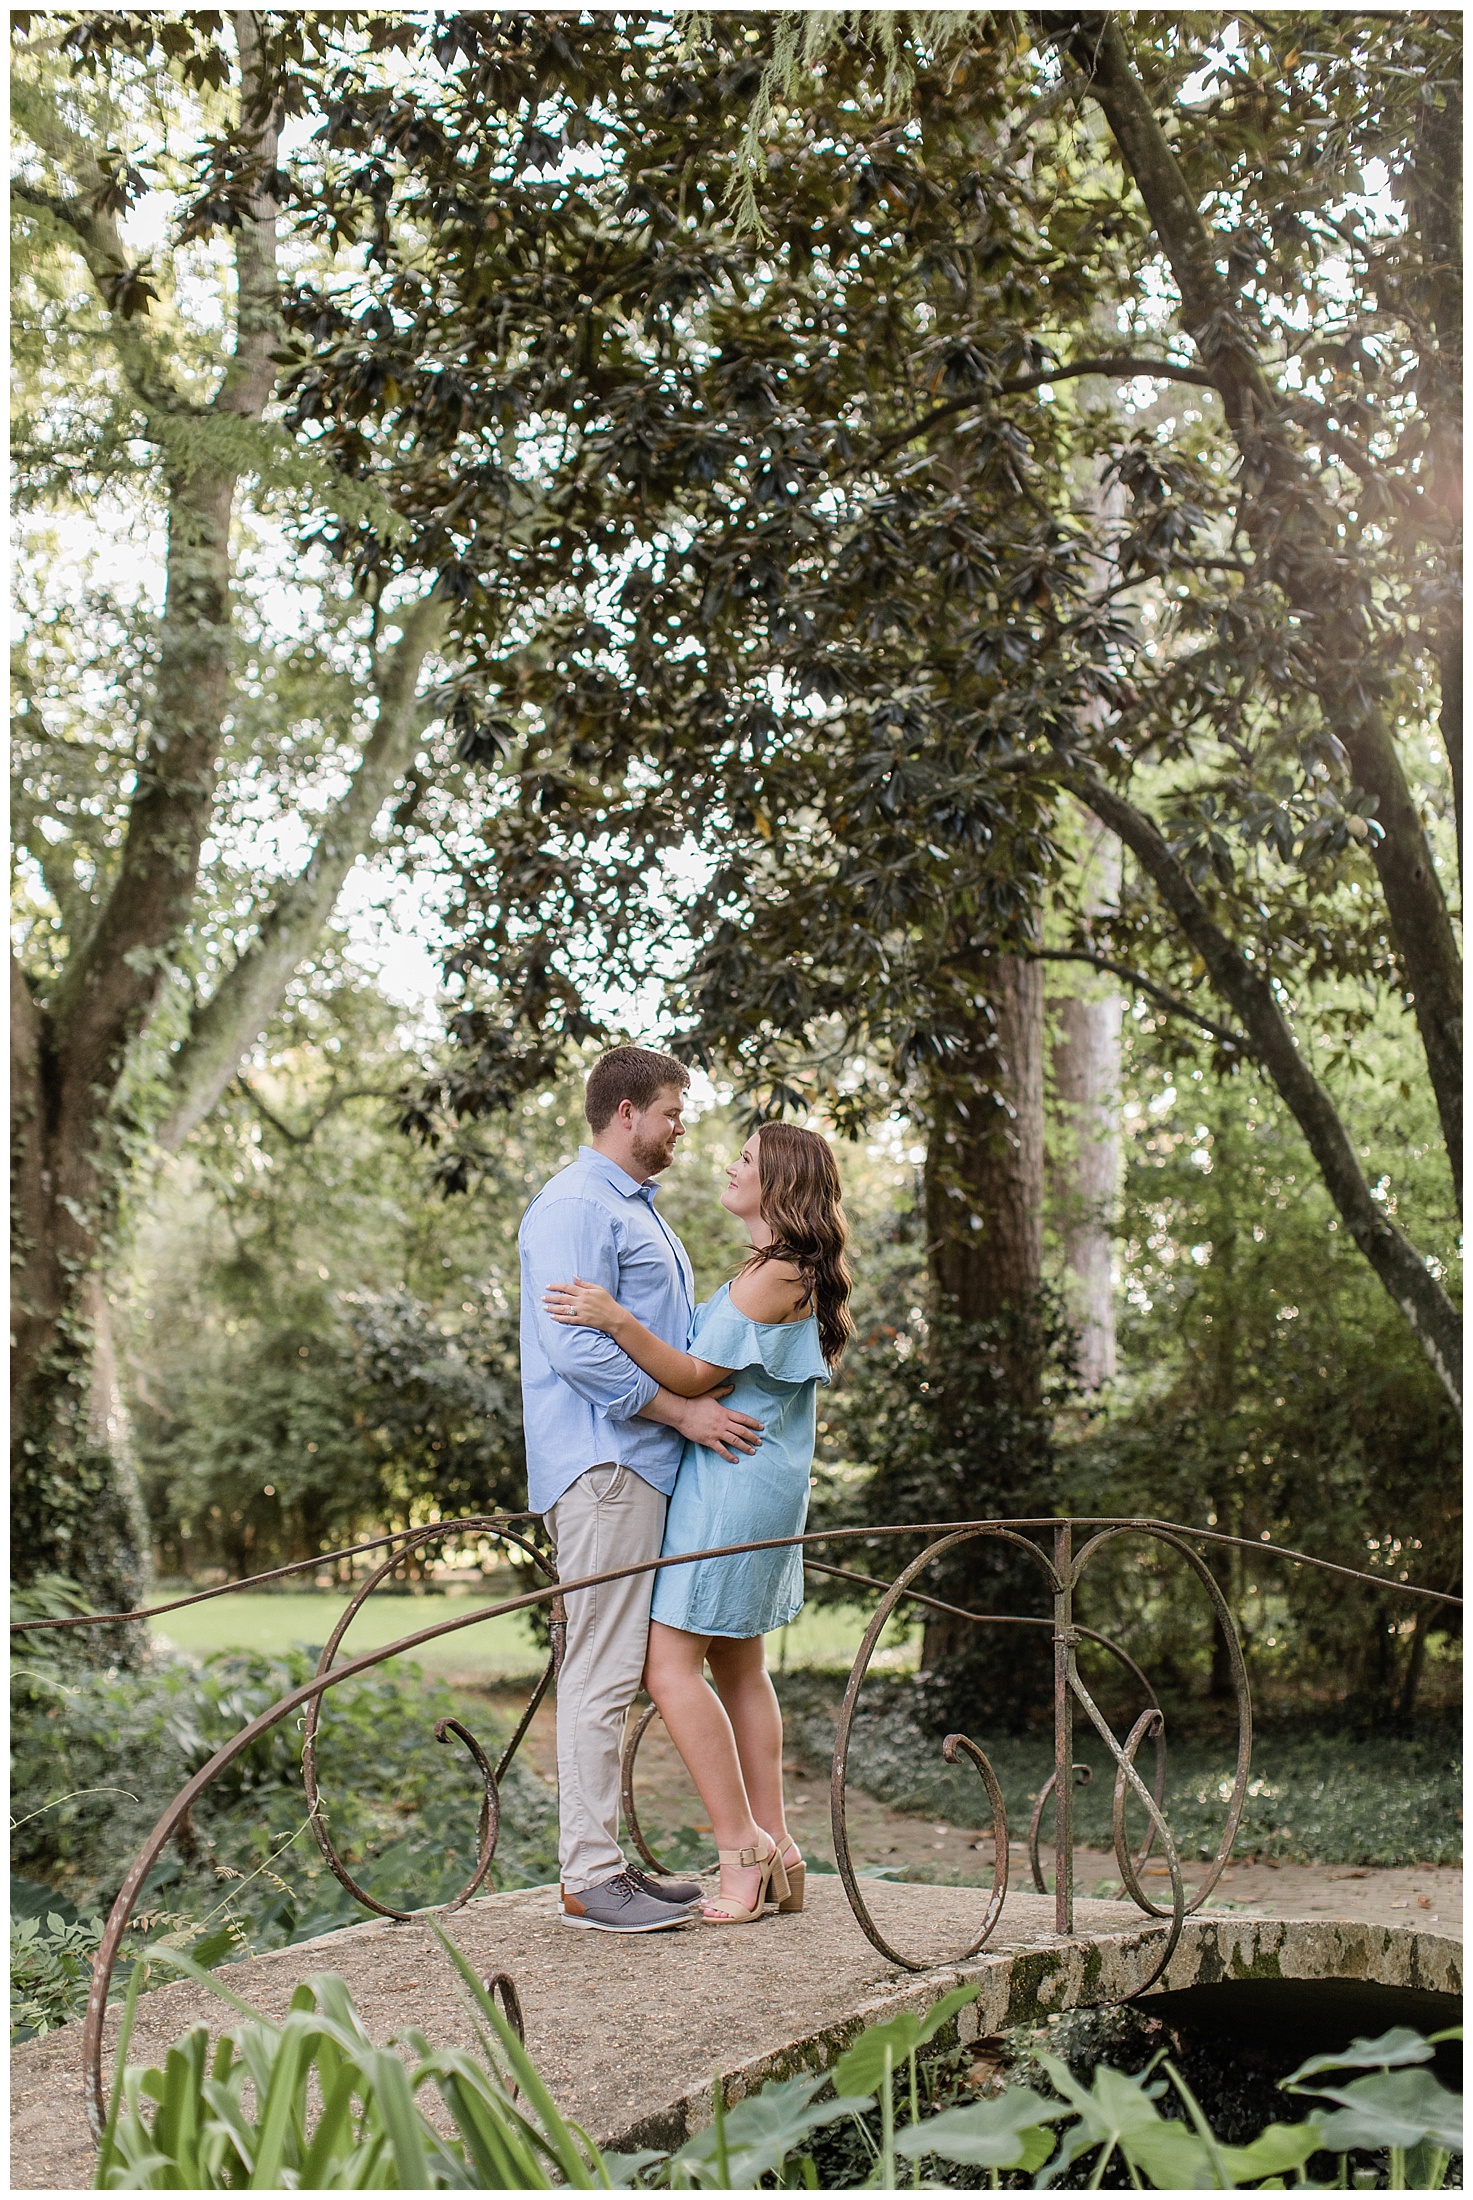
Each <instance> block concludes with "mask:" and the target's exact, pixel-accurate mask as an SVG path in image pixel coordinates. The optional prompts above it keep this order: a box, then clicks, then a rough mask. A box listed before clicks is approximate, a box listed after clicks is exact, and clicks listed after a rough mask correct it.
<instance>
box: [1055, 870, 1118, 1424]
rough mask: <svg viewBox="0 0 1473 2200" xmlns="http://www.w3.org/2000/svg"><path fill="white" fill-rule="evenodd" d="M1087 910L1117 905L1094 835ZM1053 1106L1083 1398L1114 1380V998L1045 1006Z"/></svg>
mask: <svg viewBox="0 0 1473 2200" xmlns="http://www.w3.org/2000/svg"><path fill="white" fill-rule="evenodd" d="M1085 860H1086V862H1087V865H1088V873H1089V875H1088V878H1087V881H1086V894H1085V908H1086V913H1087V914H1088V915H1090V916H1099V915H1102V914H1104V913H1105V912H1107V911H1110V910H1113V909H1114V908H1115V907H1116V905H1117V903H1118V901H1119V898H1120V843H1119V841H1118V840H1117V839H1116V838H1115V836H1114V834H1113V833H1107V832H1105V831H1104V829H1103V828H1102V827H1096V831H1095V844H1094V846H1093V847H1092V848H1091V849H1090V851H1089V852H1088V854H1087V856H1086V859H1085ZM1051 1007H1052V1016H1053V1029H1054V1042H1053V1053H1052V1063H1051V1066H1052V1070H1053V1084H1054V1102H1055V1108H1056V1111H1057V1122H1058V1128H1059V1131H1060V1133H1061V1138H1060V1144H1061V1146H1062V1148H1063V1151H1062V1153H1061V1154H1060V1156H1059V1158H1058V1160H1057V1163H1056V1167H1055V1172H1054V1184H1053V1187H1052V1200H1051V1205H1052V1207H1053V1210H1054V1212H1055V1214H1056V1215H1057V1218H1058V1229H1059V1235H1060V1238H1061V1240H1062V1247H1063V1256H1064V1298H1065V1306H1066V1309H1067V1312H1068V1315H1069V1319H1070V1321H1071V1323H1072V1324H1073V1327H1074V1329H1075V1332H1076V1335H1077V1337H1078V1346H1077V1354H1078V1368H1079V1376H1080V1380H1081V1382H1082V1383H1083V1385H1084V1388H1085V1389H1086V1390H1098V1389H1100V1387H1101V1386H1102V1385H1103V1384H1105V1383H1107V1382H1109V1380H1110V1379H1111V1377H1112V1376H1113V1375H1114V1373H1115V1278H1114V1264H1113V1257H1112V1254H1113V1233H1114V1225H1115V1210H1116V1205H1117V1202H1118V1199H1119V1195H1120V1021H1121V1012H1122V1007H1123V1004H1122V1002H1121V999H1120V996H1119V995H1118V994H1108V993H1103V992H1101V991H1099V990H1098V989H1097V990H1096V992H1095V994H1094V995H1093V997H1087V998H1086V997H1079V996H1074V995H1069V996H1066V997H1064V998H1062V999H1056V1000H1054V1001H1053V1002H1052V1003H1051Z"/></svg>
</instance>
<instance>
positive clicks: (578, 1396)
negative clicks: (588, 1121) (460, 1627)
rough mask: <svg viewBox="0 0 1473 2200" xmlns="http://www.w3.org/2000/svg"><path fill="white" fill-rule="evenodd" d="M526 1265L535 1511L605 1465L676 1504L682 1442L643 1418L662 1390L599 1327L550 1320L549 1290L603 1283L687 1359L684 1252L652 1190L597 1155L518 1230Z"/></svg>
mask: <svg viewBox="0 0 1473 2200" xmlns="http://www.w3.org/2000/svg"><path fill="white" fill-rule="evenodd" d="M517 1246H518V1250H519V1252H520V1254H521V1267H522V1418H523V1423H524V1426H525V1429H526V1435H527V1485H528V1503H529V1504H530V1505H531V1506H532V1509H533V1511H534V1512H540V1513H545V1512H548V1511H550V1509H551V1508H552V1506H554V1505H555V1504H556V1503H557V1501H558V1499H559V1498H560V1497H561V1496H562V1494H563V1492H564V1490H566V1489H568V1488H570V1487H571V1485H572V1484H573V1483H574V1482H576V1481H577V1479H578V1477H579V1475H580V1474H586V1473H587V1471H588V1469H589V1468H590V1467H597V1466H602V1465H603V1464H604V1462H605V1461H607V1460H615V1461H617V1462H618V1463H619V1464H620V1465H622V1466H626V1467H630V1468H632V1469H633V1471H634V1472H635V1473H636V1474H638V1475H640V1476H641V1477H642V1478H643V1480H644V1481H646V1482H648V1483H650V1484H651V1485H652V1486H653V1487H654V1488H655V1489H657V1490H663V1491H664V1492H665V1494H666V1495H667V1496H668V1495H669V1493H670V1491H671V1490H672V1489H673V1488H674V1487H675V1476H676V1473H677V1471H678V1470H679V1467H680V1452H681V1443H682V1439H681V1437H680V1435H679V1433H678V1431H676V1430H675V1429H673V1428H665V1427H664V1426H662V1424H661V1423H660V1422H658V1421H641V1420H638V1419H636V1416H637V1415H638V1414H639V1412H640V1411H641V1409H642V1408H643V1407H645V1406H647V1405H648V1404H649V1402H650V1400H651V1398H653V1397H654V1395H655V1392H656V1391H657V1390H658V1389H659V1387H660V1386H659V1384H658V1383H656V1382H655V1381H654V1380H653V1379H652V1377H650V1376H648V1375H646V1374H644V1373H643V1372H642V1371H641V1369H639V1368H637V1367H636V1366H635V1364H634V1362H633V1360H631V1359H630V1357H629V1355H628V1353H627V1352H624V1351H622V1350H621V1349H620V1347H619V1346H618V1345H616V1344H615V1342H614V1340H613V1338H612V1337H606V1336H605V1335H604V1334H603V1331H602V1330H600V1329H567V1328H564V1327H563V1325H562V1324H561V1323H560V1322H555V1321H552V1320H550V1319H549V1317H548V1314H547V1311H546V1309H545V1308H544V1306H543V1304H542V1294H543V1292H544V1291H545V1290H546V1289H547V1287H548V1285H549V1284H553V1283H571V1282H572V1281H573V1279H574V1278H575V1277H576V1276H581V1277H582V1279H583V1281H584V1282H585V1283H601V1284H602V1285H603V1287H604V1289H605V1290H606V1291H609V1292H611V1293H612V1294H613V1296H614V1297H615V1298H616V1299H617V1300H618V1301H619V1304H620V1305H621V1306H626V1307H628V1309H629V1311H630V1313H631V1314H633V1315H634V1316H635V1317H636V1319H637V1320H639V1321H642V1322H643V1323H644V1325H645V1327H646V1328H647V1329H652V1330H653V1331H654V1333H655V1335H656V1336H657V1337H661V1338H663V1339H664V1341H665V1343H666V1344H673V1345H675V1346H677V1347H678V1348H679V1349H680V1350H681V1351H684V1349H685V1346H686V1342H687V1340H688V1338H689V1335H690V1323H691V1315H692V1313H693V1311H694V1308H695V1279H694V1277H693V1275H692V1273H691V1265H690V1262H689V1260H688V1259H687V1258H686V1251H685V1247H684V1246H683V1245H682V1244H681V1242H680V1240H679V1238H678V1237H677V1236H676V1235H675V1233H674V1231H673V1230H667V1229H666V1227H665V1225H664V1223H663V1222H662V1221H661V1220H660V1218H659V1216H658V1215H657V1214H656V1213H655V1188H654V1185H653V1184H637V1183H636V1182H635V1180H634V1178H633V1177H632V1176H629V1175H627V1174H626V1172H625V1171H624V1170H623V1169H621V1168H620V1167H619V1165H618V1163H617V1162H614V1161H610V1160H609V1158H608V1156H607V1155H606V1154H601V1153H598V1152H596V1151H595V1149H594V1148H593V1147H592V1146H580V1147H579V1149H578V1158H577V1160H576V1161H573V1162H570V1163H569V1165H568V1167H567V1168H566V1169H561V1170H559V1172H558V1174H557V1175H556V1176H555V1177H554V1178H553V1179H552V1181H551V1182H550V1183H549V1184H545V1185H544V1186H543V1188H542V1190H541V1191H540V1192H539V1193H538V1194H537V1197H536V1198H535V1199H534V1200H533V1202H532V1204H531V1206H530V1207H529V1208H528V1209H527V1212H526V1213H525V1214H524V1215H523V1217H522V1227H521V1229H520V1230H519V1231H518V1233H517Z"/></svg>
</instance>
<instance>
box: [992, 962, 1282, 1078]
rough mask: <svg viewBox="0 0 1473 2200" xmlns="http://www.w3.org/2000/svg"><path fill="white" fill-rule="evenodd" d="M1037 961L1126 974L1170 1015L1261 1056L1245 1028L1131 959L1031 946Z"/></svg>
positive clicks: (1238, 1050) (1232, 1048) (1233, 1049)
mask: <svg viewBox="0 0 1473 2200" xmlns="http://www.w3.org/2000/svg"><path fill="white" fill-rule="evenodd" d="M1029 954H1030V957H1031V959H1032V960H1033V961H1034V962H1067V963H1088V965H1089V967H1090V969H1091V970H1105V971H1108V972H1109V974H1110V976H1111V977H1112V978H1122V979H1123V980H1124V981H1125V983H1126V984H1127V985H1129V986H1133V987H1134V988H1135V990H1136V991H1137V992H1138V993H1148V994H1149V995H1150V997H1151V999H1152V1000H1153V1001H1155V1002H1156V1003H1157V1005H1158V1006H1159V1007H1161V1008H1164V1009H1165V1010H1166V1011H1167V1013H1168V1014H1169V1015H1172V1016H1183V1017H1185V1018H1186V1020H1187V1022H1188V1023H1189V1024H1196V1025H1197V1026H1198V1028H1199V1029H1200V1030H1202V1031H1205V1032H1207V1033H1208V1034H1209V1035H1210V1036H1211V1037H1212V1038H1214V1039H1215V1040H1216V1041H1217V1043H1218V1045H1219V1046H1221V1047H1222V1048H1224V1049H1225V1050H1226V1052H1228V1053H1229V1054H1242V1055H1245V1056H1247V1057H1248V1058H1249V1059H1250V1060H1256V1059H1257V1051H1258V1050H1257V1048H1256V1047H1255V1046H1254V1044H1253V1042H1252V1040H1251V1039H1248V1038H1246V1037H1245V1036H1244V1034H1243V1033H1242V1032H1241V1031H1234V1029H1233V1027H1232V1025H1231V1024H1215V1023H1214V1022H1213V1021H1212V1018H1211V1017H1210V1016H1204V1015H1203V1014H1202V1013H1201V1011H1200V1010H1199V1009H1195V1008H1193V1007H1192V1005H1191V1003H1190V1001H1183V1000H1181V999H1179V998H1178V996H1177V995H1176V994H1175V993H1168V992H1167V991H1166V989H1165V988H1164V986H1159V985H1157V984H1156V983H1155V982H1154V980H1153V979H1150V978H1148V977H1146V975H1145V973H1144V972H1143V971H1140V970H1132V969H1131V967H1130V965H1129V963H1122V962H1115V961H1114V960H1113V959H1112V958H1111V957H1110V956H1109V955H1088V954H1085V953H1084V952H1083V950H1082V949H1079V948H1074V947H1035V948H1031V949H1030V950H1029Z"/></svg>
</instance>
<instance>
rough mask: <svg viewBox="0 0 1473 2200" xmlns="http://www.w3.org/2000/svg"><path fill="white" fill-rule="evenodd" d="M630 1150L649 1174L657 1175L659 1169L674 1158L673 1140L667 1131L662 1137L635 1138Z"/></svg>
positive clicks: (665, 1166) (665, 1167)
mask: <svg viewBox="0 0 1473 2200" xmlns="http://www.w3.org/2000/svg"><path fill="white" fill-rule="evenodd" d="M629 1150H630V1152H631V1153H632V1154H633V1156H634V1158H635V1160H636V1161H637V1162H638V1163H639V1166H640V1167H641V1168H642V1169H645V1170H647V1171H648V1173H649V1174H650V1175H651V1176H658V1175H659V1173H660V1171H661V1169H668V1168H669V1166H670V1164H671V1162H672V1161H673V1160H674V1159H675V1141H674V1139H673V1138H672V1137H671V1136H670V1134H669V1133H668V1131H667V1132H666V1134H665V1136H664V1137H663V1138H638V1137H637V1138H635V1139H633V1140H632V1141H631V1143H630V1149H629Z"/></svg>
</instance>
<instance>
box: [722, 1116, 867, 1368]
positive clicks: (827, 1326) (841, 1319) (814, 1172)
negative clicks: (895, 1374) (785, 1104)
mask: <svg viewBox="0 0 1473 2200" xmlns="http://www.w3.org/2000/svg"><path fill="white" fill-rule="evenodd" d="M757 1181H758V1183H759V1184H760V1185H761V1187H762V1219H763V1221H764V1222H765V1223H766V1224H767V1227H768V1228H769V1230H771V1232H772V1243H771V1244H770V1245H764V1246H763V1247H762V1248H761V1249H760V1251H758V1252H755V1253H753V1254H752V1256H751V1258H750V1259H749V1260H748V1261H747V1262H746V1263H745V1265H746V1267H748V1268H760V1267H762V1266H763V1264H764V1263H765V1262H767V1261H769V1260H790V1261H791V1262H792V1263H793V1266H794V1267H795V1268H796V1269H797V1271H798V1274H799V1276H800V1277H801V1278H802V1282H803V1297H804V1302H805V1304H807V1305H809V1306H811V1307H812V1309H813V1311H814V1313H815V1314H816V1315H817V1316H818V1337H819V1343H820V1344H821V1346H822V1347H823V1356H824V1358H825V1359H826V1360H827V1361H828V1363H829V1366H830V1367H832V1366H833V1365H834V1362H835V1361H836V1360H837V1359H838V1357H839V1355H840V1353H841V1352H842V1351H843V1349H844V1347H845V1345H846V1344H847V1343H848V1342H849V1339H850V1337H851V1336H852V1335H853V1333H854V1323H853V1320H852V1318H851V1316H850V1313H849V1292H850V1288H851V1285H852V1282H853V1278H852V1277H851V1275H850V1273H849V1263H848V1261H847V1260H846V1259H845V1258H844V1246H845V1244H846V1242H847V1240H848V1236H849V1228H848V1225H847V1223H846V1222H845V1220H844V1209H843V1206H842V1204H841V1202H842V1200H843V1196H844V1192H843V1186H842V1185H841V1184H840V1182H839V1164H838V1163H837V1161H835V1159H834V1157H833V1154H832V1153H831V1152H830V1150H829V1144H828V1140H827V1139H825V1138H820V1137H819V1135H818V1133H817V1132H816V1131H800V1130H799V1129H798V1127H797V1125H796V1124H794V1123H764V1124H763V1125H762V1127H761V1129H760V1130H759V1131H758V1133H757Z"/></svg>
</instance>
